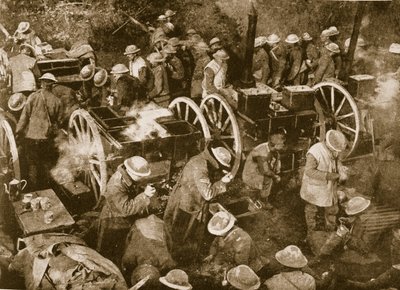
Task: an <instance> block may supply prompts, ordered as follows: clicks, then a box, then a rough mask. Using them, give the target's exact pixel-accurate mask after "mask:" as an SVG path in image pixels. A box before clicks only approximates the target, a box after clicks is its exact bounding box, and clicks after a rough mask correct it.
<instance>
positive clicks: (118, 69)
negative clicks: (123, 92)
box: [110, 63, 129, 74]
mask: <svg viewBox="0 0 400 290" xmlns="http://www.w3.org/2000/svg"><path fill="white" fill-rule="evenodd" d="M128 72H129V69H128V68H127V67H126V65H124V64H122V63H119V64H116V65H114V66H113V67H112V69H111V71H110V73H111V74H124V73H128Z"/></svg>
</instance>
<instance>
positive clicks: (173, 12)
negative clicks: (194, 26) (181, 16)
mask: <svg viewBox="0 0 400 290" xmlns="http://www.w3.org/2000/svg"><path fill="white" fill-rule="evenodd" d="M175 14H176V11H172V10H171V9H168V10H167V11H165V13H164V15H165V16H166V17H171V16H174V15H175Z"/></svg>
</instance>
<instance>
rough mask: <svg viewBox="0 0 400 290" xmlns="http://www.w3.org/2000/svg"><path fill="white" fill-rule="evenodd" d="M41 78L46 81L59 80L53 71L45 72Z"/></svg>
mask: <svg viewBox="0 0 400 290" xmlns="http://www.w3.org/2000/svg"><path fill="white" fill-rule="evenodd" d="M39 80H44V81H51V82H54V83H55V82H57V79H56V77H55V76H54V75H53V74H52V73H45V74H43V75H42V76H41V77H40V78H39Z"/></svg>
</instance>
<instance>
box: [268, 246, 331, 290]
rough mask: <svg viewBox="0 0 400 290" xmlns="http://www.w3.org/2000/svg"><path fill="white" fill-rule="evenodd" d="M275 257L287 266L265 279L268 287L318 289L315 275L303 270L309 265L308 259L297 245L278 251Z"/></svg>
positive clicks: (275, 288)
mask: <svg viewBox="0 0 400 290" xmlns="http://www.w3.org/2000/svg"><path fill="white" fill-rule="evenodd" d="M275 259H276V260H277V261H278V262H279V263H280V264H281V265H283V266H284V267H285V268H284V269H282V270H283V271H282V272H281V273H279V274H277V275H274V276H273V277H271V278H269V279H268V280H267V281H265V283H264V285H265V286H267V287H268V289H271V290H282V289H299V290H315V289H316V287H317V286H316V281H315V279H314V277H313V276H311V275H310V274H307V273H304V272H303V271H302V268H304V267H306V266H307V264H308V261H307V258H306V257H305V256H304V255H303V253H302V252H301V250H300V249H299V248H298V247H297V246H294V245H290V246H287V247H286V248H285V249H283V250H281V251H278V252H277V253H276V254H275ZM321 289H322V288H321ZM324 289H326V288H324Z"/></svg>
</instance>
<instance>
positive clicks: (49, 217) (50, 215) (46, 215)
mask: <svg viewBox="0 0 400 290" xmlns="http://www.w3.org/2000/svg"><path fill="white" fill-rule="evenodd" d="M53 220H54V213H53V212H52V211H51V210H47V211H45V213H44V223H45V224H51V223H52V222H53Z"/></svg>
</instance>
